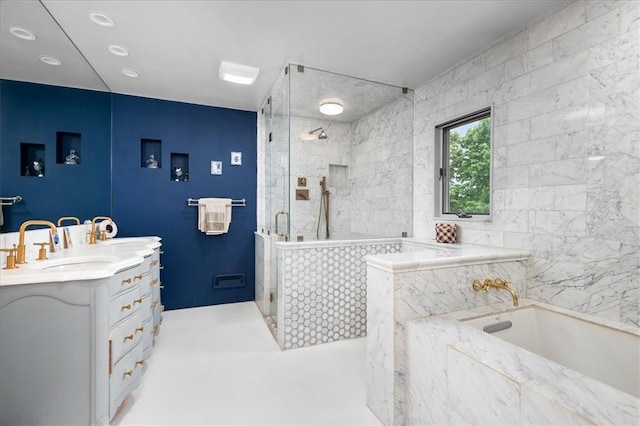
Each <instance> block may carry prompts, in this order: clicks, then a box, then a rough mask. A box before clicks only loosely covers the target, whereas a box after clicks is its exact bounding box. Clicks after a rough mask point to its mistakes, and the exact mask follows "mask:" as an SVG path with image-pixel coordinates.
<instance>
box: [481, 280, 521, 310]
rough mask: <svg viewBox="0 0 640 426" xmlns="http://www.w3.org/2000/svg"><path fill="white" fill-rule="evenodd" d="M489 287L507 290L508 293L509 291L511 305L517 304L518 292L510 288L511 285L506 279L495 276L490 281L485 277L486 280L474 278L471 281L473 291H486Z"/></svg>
mask: <svg viewBox="0 0 640 426" xmlns="http://www.w3.org/2000/svg"><path fill="white" fill-rule="evenodd" d="M489 287H493V288H497V289H501V290H507V291H508V292H509V293H511V297H512V298H513V306H518V294H517V293H516V292H515V291H514V290H513V289H512V288H511V285H509V282H508V281H504V280H501V279H500V278H496V279H495V280H493V281H492V280H490V279H488V278H487V279H486V280H484V283H481V282H480V281H478V280H475V281H474V282H473V289H474V290H475V291H484V292H487V291H489Z"/></svg>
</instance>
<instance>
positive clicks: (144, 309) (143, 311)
mask: <svg viewBox="0 0 640 426" xmlns="http://www.w3.org/2000/svg"><path fill="white" fill-rule="evenodd" d="M152 299H153V298H152V297H151V293H149V294H147V295H146V296H142V306H141V307H140V316H141V318H142V322H146V321H147V320H150V319H152V318H153V309H152V308H151V301H152Z"/></svg>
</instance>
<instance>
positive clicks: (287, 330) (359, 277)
mask: <svg viewBox="0 0 640 426" xmlns="http://www.w3.org/2000/svg"><path fill="white" fill-rule="evenodd" d="M399 251H400V242H390V243H372V242H367V241H366V240H364V241H358V242H353V243H351V242H350V243H347V245H342V246H338V247H305V248H299V249H292V250H281V251H280V252H279V259H278V261H279V262H280V265H281V271H282V275H281V277H280V279H281V282H280V284H281V286H280V289H282V291H281V293H280V295H279V299H278V303H279V307H282V308H279V318H278V320H279V321H278V324H279V325H281V326H280V327H279V328H280V329H279V330H278V337H279V338H278V341H279V343H280V346H281V347H282V348H283V349H293V348H299V347H303V346H309V345H315V344H318V343H328V342H333V341H336V340H344V339H351V338H354V337H363V336H365V335H366V332H367V276H366V275H367V265H366V262H365V261H364V256H367V255H372V254H384V253H397V252H399Z"/></svg>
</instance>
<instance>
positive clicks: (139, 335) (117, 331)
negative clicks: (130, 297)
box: [109, 312, 153, 364]
mask: <svg viewBox="0 0 640 426" xmlns="http://www.w3.org/2000/svg"><path fill="white" fill-rule="evenodd" d="M142 324H143V318H142V315H141V314H140V312H136V313H135V314H134V315H131V316H130V317H129V318H128V319H126V320H125V321H124V322H122V323H121V324H120V325H118V326H116V327H114V328H113V330H111V333H109V342H110V348H111V363H112V364H115V363H117V362H118V361H119V360H120V358H122V356H123V355H124V354H126V353H127V352H129V351H130V350H131V348H133V347H135V346H136V345H137V344H138V343H140V342H141V341H142V340H143V339H144V333H145V330H144V326H143V325H142ZM151 328H153V327H151Z"/></svg>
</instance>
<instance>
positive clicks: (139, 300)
mask: <svg viewBox="0 0 640 426" xmlns="http://www.w3.org/2000/svg"><path fill="white" fill-rule="evenodd" d="M136 303H142V299H135V300H134V301H133V304H134V305H135V304H136Z"/></svg>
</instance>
